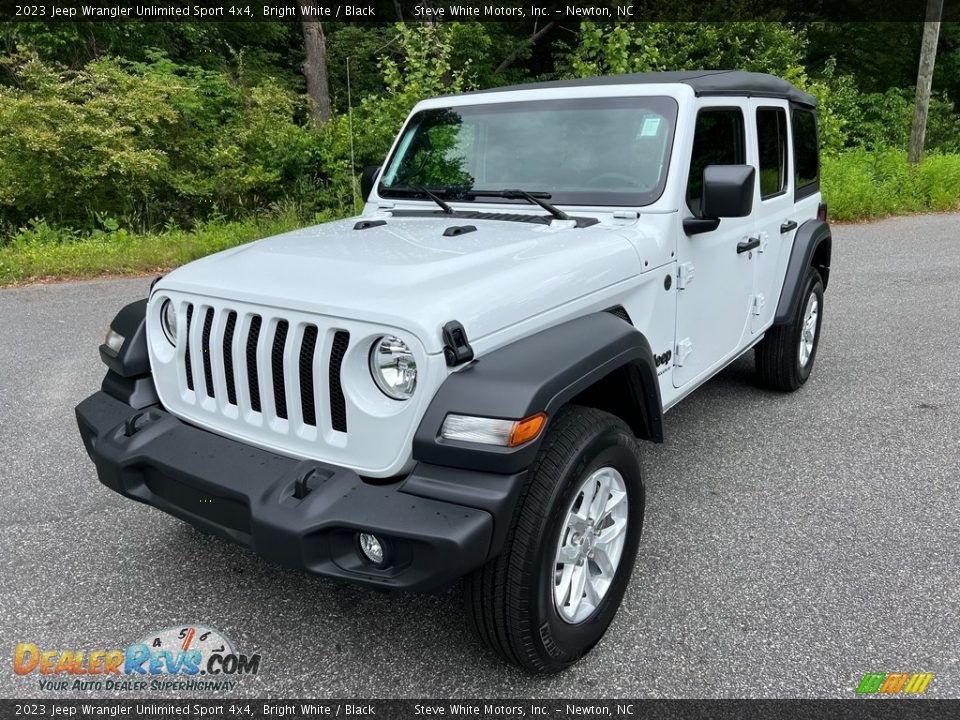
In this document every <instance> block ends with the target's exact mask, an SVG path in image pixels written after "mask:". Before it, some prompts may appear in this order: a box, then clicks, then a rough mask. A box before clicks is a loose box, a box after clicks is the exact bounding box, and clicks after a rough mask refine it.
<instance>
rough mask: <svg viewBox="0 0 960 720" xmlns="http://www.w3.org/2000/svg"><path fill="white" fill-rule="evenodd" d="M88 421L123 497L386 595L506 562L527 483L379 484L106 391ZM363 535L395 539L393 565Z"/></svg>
mask: <svg viewBox="0 0 960 720" xmlns="http://www.w3.org/2000/svg"><path fill="white" fill-rule="evenodd" d="M76 412H77V422H78V424H79V426H80V433H81V435H82V436H83V442H84V445H85V446H86V449H87V453H88V454H89V455H90V457H91V458H92V459H93V461H94V463H95V464H96V466H97V473H98V475H99V477H100V481H101V482H102V483H103V484H104V485H106V486H107V487H109V488H111V489H112V490H115V491H116V492H118V493H120V494H121V495H124V496H126V497H129V498H132V499H134V500H138V501H140V502H143V503H147V504H148V505H153V506H154V507H156V508H159V509H160V510H163V511H164V512H167V513H169V514H171V515H174V516H176V517H178V518H181V519H182V520H185V521H187V522H189V523H191V524H192V525H194V526H196V527H198V528H200V529H201V530H205V531H208V532H211V533H214V534H217V535H220V536H223V537H226V538H229V539H231V540H233V541H235V542H238V543H240V544H241V545H246V546H248V547H250V548H252V549H253V550H254V551H255V552H257V553H258V554H259V555H261V556H262V557H264V558H266V559H268V560H271V561H274V562H277V563H279V564H281V565H285V566H288V567H297V568H303V569H305V570H308V571H310V572H314V573H318V574H320V575H326V576H330V577H336V578H340V579H343V580H348V581H351V582H357V583H362V584H366V585H374V586H377V587H389V588H402V589H408V590H419V591H422V590H431V589H435V588H438V587H441V586H443V585H446V584H448V583H450V582H451V581H453V580H455V579H456V578H458V577H460V576H462V575H464V574H466V573H468V572H470V571H472V570H474V569H476V568H478V567H480V566H481V565H482V564H483V563H484V562H486V561H487V560H489V559H490V558H492V557H494V556H495V555H496V554H497V553H498V552H499V551H500V548H501V547H502V545H503V540H504V536H505V534H506V531H507V527H508V525H509V523H510V519H511V518H512V515H513V508H514V505H515V503H516V500H517V497H518V495H519V492H520V488H521V485H522V483H523V477H524V473H519V474H516V475H497V474H490V473H478V472H471V471H466V470H456V469H452V468H443V467H437V466H431V465H424V464H420V465H417V466H416V467H415V468H414V470H413V472H412V473H411V474H410V475H409V476H407V477H405V478H402V479H399V480H397V481H395V482H390V483H388V484H375V483H372V482H369V481H365V480H364V479H362V478H361V477H360V476H359V475H357V474H356V473H355V472H354V471H352V470H348V469H345V468H339V467H333V466H330V465H325V464H323V463H319V462H315V461H301V460H296V459H293V458H289V457H286V456H283V455H278V454H276V453H272V452H270V451H267V450H261V449H259V448H255V447H252V446H250V445H246V444H244V443H241V442H237V441H235V440H230V439H228V438H224V437H222V436H219V435H215V434H213V433H210V432H207V431H205V430H201V429H199V428H197V427H194V426H192V425H189V424H187V423H185V422H183V421H181V420H179V419H177V418H176V417H174V416H173V415H171V414H170V413H168V412H166V411H164V410H163V409H162V408H160V407H159V406H154V407H149V408H145V409H143V410H137V409H135V408H133V407H131V406H130V405H128V404H126V403H124V402H122V401H120V400H118V399H116V398H114V397H113V396H111V395H109V394H107V393H106V392H98V393H95V394H94V395H92V396H90V397H89V398H87V399H86V400H84V401H83V402H82V403H80V404H79V405H78V406H77V409H76ZM310 470H313V471H314V472H313V473H312V475H310V476H309V479H308V480H307V487H308V490H309V491H308V492H307V494H306V496H305V497H303V498H302V499H298V498H297V497H295V495H294V493H295V486H296V484H297V481H298V479H301V478H303V477H305V476H307V475H308V473H309V471H310ZM301 494H302V493H301ZM361 531H362V532H371V533H374V534H376V535H377V536H379V537H380V538H383V539H385V540H386V545H387V548H388V563H387V565H386V567H383V568H377V567H374V566H373V565H371V564H370V563H369V562H367V561H365V560H364V559H363V557H362V555H361V554H360V552H359V549H358V542H357V535H358V533H359V532H361Z"/></svg>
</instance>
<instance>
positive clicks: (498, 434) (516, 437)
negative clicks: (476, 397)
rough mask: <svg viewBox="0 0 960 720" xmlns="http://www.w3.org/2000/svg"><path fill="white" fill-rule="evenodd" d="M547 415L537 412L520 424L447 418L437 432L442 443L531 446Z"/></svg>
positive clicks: (510, 421) (498, 420)
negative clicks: (447, 441) (450, 441)
mask: <svg viewBox="0 0 960 720" xmlns="http://www.w3.org/2000/svg"><path fill="white" fill-rule="evenodd" d="M546 421H547V414H546V413H543V412H540V413H537V414H536V415H531V416H530V417H527V418H524V419H523V420H503V419H500V418H485V417H475V416H473V415H447V417H446V418H445V419H444V421H443V427H442V428H440V437H441V438H442V439H444V440H459V441H461V442H470V443H480V444H481V445H499V446H501V447H517V446H518V445H523V444H524V443H526V442H530V441H531V440H533V439H534V438H535V437H537V436H538V435H539V434H540V432H541V431H542V430H543V427H544V425H545V424H546Z"/></svg>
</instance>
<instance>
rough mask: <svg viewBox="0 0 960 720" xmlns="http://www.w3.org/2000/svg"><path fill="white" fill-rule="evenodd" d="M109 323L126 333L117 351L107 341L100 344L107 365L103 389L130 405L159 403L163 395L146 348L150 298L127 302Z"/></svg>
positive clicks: (142, 405) (115, 328) (141, 405)
mask: <svg viewBox="0 0 960 720" xmlns="http://www.w3.org/2000/svg"><path fill="white" fill-rule="evenodd" d="M110 327H111V328H113V330H114V331H116V332H118V333H120V334H121V335H122V336H123V344H122V345H121V346H120V350H119V351H118V352H117V351H114V350H113V349H111V348H109V347H107V345H106V344H105V343H104V344H103V345H101V346H100V359H101V360H103V364H104V365H106V366H107V374H106V376H105V377H104V378H103V383H102V384H101V386H100V389H101V390H103V391H104V392H105V393H107V394H109V395H112V396H113V397H115V398H117V399H118V400H122V401H123V402H125V403H127V404H128V405H130V406H131V407H135V408H138V409H139V408H144V407H148V406H150V405H156V404H157V403H158V402H160V399H159V397H158V396H157V389H156V387H155V386H154V384H153V377H152V375H151V374H150V355H149V353H148V352H147V299H146V298H144V299H143V300H137V301H136V302H132V303H130V304H129V305H126V306H124V307H123V309H121V310H120V312H118V313H117V315H116V317H114V318H113V320H112V321H111V323H110Z"/></svg>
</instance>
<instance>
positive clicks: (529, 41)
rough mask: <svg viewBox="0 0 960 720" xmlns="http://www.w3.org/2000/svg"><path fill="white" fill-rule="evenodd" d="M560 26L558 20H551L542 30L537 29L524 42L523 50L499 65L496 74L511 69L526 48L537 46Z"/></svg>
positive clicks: (514, 52) (518, 50)
mask: <svg viewBox="0 0 960 720" xmlns="http://www.w3.org/2000/svg"><path fill="white" fill-rule="evenodd" d="M558 24H559V23H558V22H557V21H556V20H551V21H550V22H548V23H547V24H546V25H544V26H543V27H542V28H540V29H539V30H536V29H535V30H534V32H533V35H531V36H530V37H529V38H527V39H526V40H525V41H524V44H523V47H522V48H519V49H517V50H514V51H513V52H512V53H510V55H508V56H507V57H505V58H504V59H503V62H501V63H500V64H499V65H497V69H496V70H494V71H493V72H494V74H496V73H502V72H503V71H504V70H506V69H507V68H509V67H510V66H511V65H512V64H513V61H514V60H516V59H517V56H518V55H519V54H520V52H521V51H522V50H525V49H526V48H528V47H531V46H533V45H535V44H536V43H537V40H539V39H540V38H542V37H543V36H544V35H546V34H547V33H549V32H550V31H551V30H553V29H554V28H555V27H557V25H558Z"/></svg>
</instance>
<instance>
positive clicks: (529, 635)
mask: <svg viewBox="0 0 960 720" xmlns="http://www.w3.org/2000/svg"><path fill="white" fill-rule="evenodd" d="M365 180H366V182H365V183H364V196H365V197H366V199H367V204H366V207H365V208H364V212H363V215H362V217H359V218H353V219H350V220H343V221H339V222H332V223H327V224H324V225H320V226H317V227H311V228H306V229H303V230H298V231H295V232H290V233H286V234H284V235H280V236H277V237H273V238H268V239H265V240H261V241H259V242H255V243H252V244H249V245H246V246H243V247H238V248H235V249H232V250H227V251H225V252H221V253H219V254H217V255H213V256H210V257H207V258H204V259H202V260H198V261H196V262H193V263H190V264H189V265H186V266H185V267H182V268H180V269H178V270H176V271H174V272H171V273H170V274H169V275H167V276H165V277H163V278H162V279H160V280H159V281H157V282H156V283H155V284H154V285H153V287H152V288H151V291H150V296H149V298H148V299H145V300H142V301H140V302H137V303H133V304H131V305H129V306H127V307H126V308H124V309H123V310H122V311H121V312H120V313H119V314H118V315H117V316H116V318H115V319H114V321H113V323H112V325H111V328H110V331H109V332H108V334H107V338H106V342H105V344H104V345H102V346H101V348H100V353H101V356H102V358H103V361H104V362H105V363H106V365H107V367H108V372H107V375H106V377H105V379H104V381H103V387H102V390H101V391H100V392H98V393H96V394H94V395H93V396H91V397H90V398H88V399H87V400H84V401H83V402H82V403H80V405H79V406H78V407H77V419H78V421H79V425H80V430H81V433H82V435H83V440H84V443H85V445H86V449H87V451H88V453H89V454H90V456H91V457H92V459H93V461H94V462H95V463H96V467H97V471H98V474H99V477H100V480H101V481H102V482H103V483H104V484H105V485H107V486H108V487H110V488H111V489H113V490H115V491H117V492H119V493H121V494H122V495H125V496H127V497H129V498H132V499H134V500H139V501H140V502H144V503H147V504H150V505H153V506H155V507H157V508H159V509H161V510H164V511H166V512H168V513H170V514H171V515H174V516H176V517H178V518H181V519H183V520H185V521H187V522H189V523H191V524H193V525H195V526H196V527H198V528H200V529H202V530H205V531H208V532H211V533H216V534H218V535H221V536H223V537H226V538H229V539H231V540H234V541H236V542H238V543H240V544H243V545H246V546H249V547H251V548H253V549H254V550H255V551H256V552H257V553H259V554H260V555H262V556H263V557H265V558H267V559H269V560H273V561H276V562H278V563H282V564H284V565H288V566H294V567H299V568H304V569H306V570H309V571H311V572H315V573H319V574H321V575H326V576H330V577H335V578H340V579H343V580H349V581H353V582H358V583H363V584H367V585H373V586H377V587H381V588H405V589H410V590H429V589H433V588H437V587H441V586H443V585H446V584H449V583H450V582H452V581H454V580H456V579H457V578H460V577H464V578H465V580H464V592H465V599H466V607H467V611H468V614H469V615H470V617H471V618H472V621H473V624H474V625H475V627H476V629H477V630H478V632H479V634H480V636H481V637H482V638H483V640H484V641H485V642H486V643H487V644H488V645H489V646H490V647H491V648H493V649H494V650H495V651H496V652H498V653H499V654H500V655H501V656H503V657H504V658H505V659H507V660H509V661H512V662H515V663H519V664H520V665H522V666H523V667H525V668H528V669H530V670H533V671H542V672H549V671H556V670H559V669H561V668H563V667H565V666H567V665H569V664H571V663H573V662H575V661H576V660H577V659H578V658H580V657H581V656H582V655H583V654H584V653H586V652H587V651H588V650H590V648H591V647H593V645H595V644H596V643H597V641H598V640H599V639H600V638H601V637H602V635H603V633H604V631H605V630H606V628H607V626H608V625H609V624H610V621H611V620H612V619H613V616H614V614H615V613H616V610H617V607H618V606H619V604H620V601H621V598H622V597H623V594H624V591H625V589H626V586H627V583H628V581H629V578H630V573H631V570H632V568H633V564H634V559H635V556H636V554H637V547H638V542H639V539H640V531H641V526H642V521H643V512H644V487H643V482H642V480H641V475H640V457H639V456H640V444H639V442H638V439H642V440H647V441H653V442H660V441H662V438H663V428H662V415H663V412H664V411H666V410H667V409H668V408H670V407H671V406H673V405H674V404H676V403H677V402H679V401H680V400H681V399H682V398H683V397H684V396H686V395H687V394H689V393H690V392H691V391H692V390H694V389H695V388H696V387H698V386H699V385H701V384H703V383H704V382H705V381H706V380H707V379H709V378H710V377H711V376H713V375H714V374H715V373H717V372H718V371H719V370H721V369H722V368H724V367H725V366H726V365H728V364H729V363H731V362H732V361H733V360H735V359H736V358H738V357H739V356H741V355H742V354H743V353H745V352H747V351H748V350H750V349H751V348H752V349H753V351H754V354H755V357H756V367H757V373H758V375H759V378H760V380H761V382H762V383H763V384H765V385H767V386H769V387H771V388H775V389H778V390H795V389H796V388H798V387H799V386H800V385H802V384H803V383H804V382H805V381H806V379H807V377H808V376H809V374H810V370H811V368H812V366H813V362H814V359H815V357H816V352H817V340H818V337H819V330H820V323H821V320H822V317H823V291H824V288H825V287H826V285H827V280H828V273H829V267H830V250H831V236H830V228H829V226H828V225H827V222H826V210H825V206H823V205H822V204H821V202H820V191H819V181H818V157H817V125H816V116H815V108H814V101H813V99H812V98H811V97H810V96H809V95H807V94H805V93H803V92H800V91H799V90H797V89H796V88H794V87H793V86H792V85H790V84H789V83H787V82H785V81H783V80H780V79H777V78H774V77H771V76H769V75H763V74H756V73H742V72H706V71H705V72H684V73H657V74H643V75H628V76H619V77H605V78H594V79H588V80H577V81H570V82H552V83H543V84H537V85H527V86H520V87H515V88H504V89H498V90H494V91H487V92H479V93H471V94H466V95H459V96H455V97H443V98H435V99H431V100H426V101H424V102H421V103H419V104H418V105H417V106H416V107H415V108H414V109H413V111H412V113H411V115H410V117H409V119H408V120H407V122H406V124H405V125H404V127H403V129H402V131H401V132H400V135H399V137H398V139H397V140H396V142H395V143H394V145H393V148H392V149H391V151H390V154H389V156H388V159H387V162H386V164H385V165H384V167H383V169H382V170H381V169H380V168H376V169H375V170H374V171H373V172H368V173H366V174H365Z"/></svg>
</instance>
